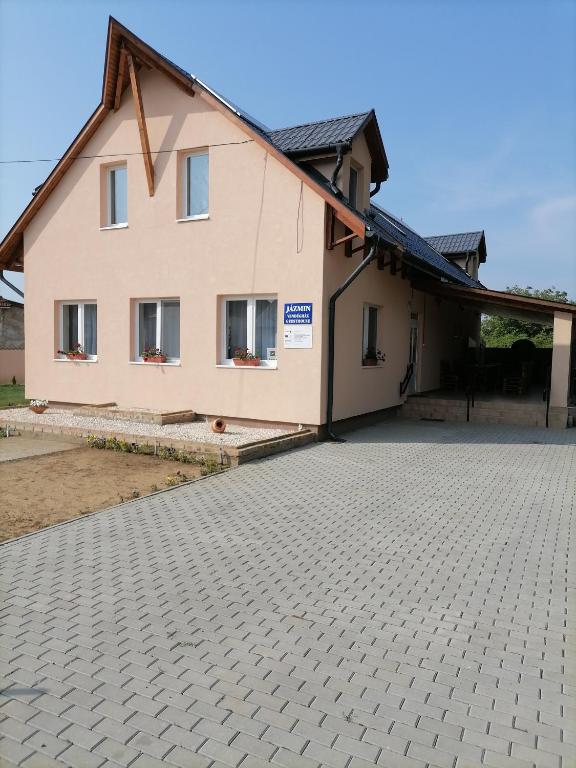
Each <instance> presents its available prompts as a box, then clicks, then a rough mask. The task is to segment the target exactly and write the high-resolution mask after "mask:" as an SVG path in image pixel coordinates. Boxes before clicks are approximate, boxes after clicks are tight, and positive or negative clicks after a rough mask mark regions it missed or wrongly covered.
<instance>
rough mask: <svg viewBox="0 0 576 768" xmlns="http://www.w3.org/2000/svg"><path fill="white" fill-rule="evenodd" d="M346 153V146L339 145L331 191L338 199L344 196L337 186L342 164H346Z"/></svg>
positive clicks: (331, 180)
mask: <svg viewBox="0 0 576 768" xmlns="http://www.w3.org/2000/svg"><path fill="white" fill-rule="evenodd" d="M346 151H347V147H346V145H345V144H338V146H337V155H336V165H335V166H334V171H333V173H332V178H331V179H330V189H331V190H332V192H334V194H335V195H337V196H338V197H340V196H341V195H342V192H341V191H340V190H339V189H338V187H337V185H336V179H337V178H338V174H339V173H340V169H341V168H342V163H343V162H344V152H346Z"/></svg>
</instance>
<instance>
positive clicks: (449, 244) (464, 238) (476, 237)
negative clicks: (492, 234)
mask: <svg viewBox="0 0 576 768" xmlns="http://www.w3.org/2000/svg"><path fill="white" fill-rule="evenodd" d="M425 239H426V240H427V241H428V242H429V243H430V245H431V246H432V247H433V248H435V249H436V250H437V251H440V253H443V254H444V255H448V256H450V255H456V254H464V253H479V255H480V261H481V262H482V263H484V262H485V261H486V239H485V237H484V230H481V231H480V232H460V233H458V234H456V235H434V236H431V237H427V238H425Z"/></svg>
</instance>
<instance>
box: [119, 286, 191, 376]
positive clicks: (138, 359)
mask: <svg viewBox="0 0 576 768" xmlns="http://www.w3.org/2000/svg"><path fill="white" fill-rule="evenodd" d="M163 301H177V302H178V304H180V299H179V298H178V297H177V296H174V297H171V298H169V297H166V298H163V299H136V300H135V301H134V357H133V359H132V360H131V362H133V363H143V362H144V358H143V357H142V355H141V354H140V352H139V350H140V304H156V346H158V342H161V341H162V315H163V312H162V302H163ZM180 342H182V339H180ZM179 363H180V358H179V357H166V363H156V365H177V364H179ZM146 364H147V365H150V363H146Z"/></svg>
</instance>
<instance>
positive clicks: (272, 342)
mask: <svg viewBox="0 0 576 768" xmlns="http://www.w3.org/2000/svg"><path fill="white" fill-rule="evenodd" d="M222 321H223V322H222V326H223V330H224V338H223V344H222V346H223V349H222V362H223V363H224V364H232V358H233V357H234V352H235V350H236V349H238V348H240V349H248V350H249V351H250V352H252V353H253V354H254V355H256V357H259V358H260V361H261V365H264V366H266V365H267V366H268V367H275V366H276V331H277V323H278V301H277V299H275V298H272V297H266V298H264V297H258V298H256V297H253V296H247V297H238V298H236V297H234V298H228V299H225V300H224V302H223V318H222Z"/></svg>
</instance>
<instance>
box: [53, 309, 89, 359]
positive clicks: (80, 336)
mask: <svg viewBox="0 0 576 768" xmlns="http://www.w3.org/2000/svg"><path fill="white" fill-rule="evenodd" d="M86 304H96V328H98V302H97V301H96V300H90V301H88V300H87V301H72V300H68V301H61V302H60V344H59V346H58V349H64V307H66V306H68V307H70V306H72V307H75V306H77V307H78V344H80V346H81V347H82V349H84V306H85V305H86ZM96 334H97V335H96V354H95V355H89V354H88V353H86V359H87V360H98V332H96ZM58 359H59V360H67V359H68V358H67V357H66V355H60V357H59V358H58Z"/></svg>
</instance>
